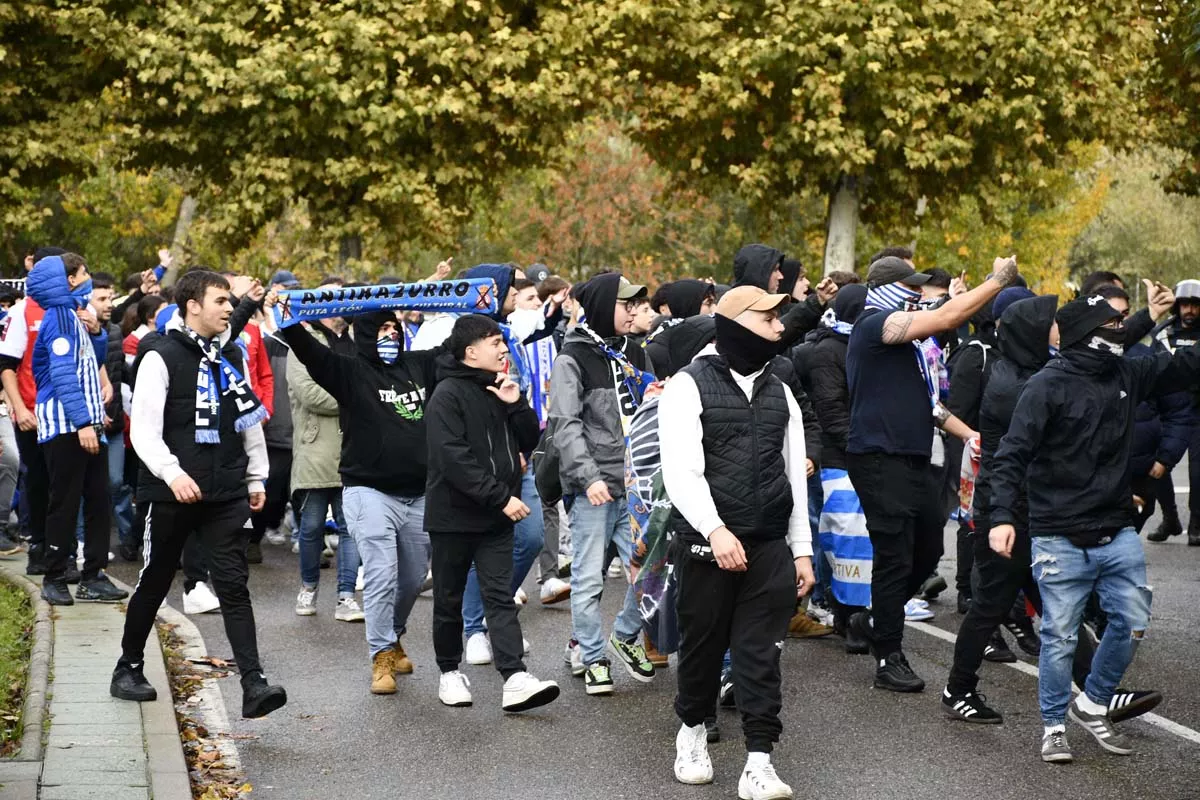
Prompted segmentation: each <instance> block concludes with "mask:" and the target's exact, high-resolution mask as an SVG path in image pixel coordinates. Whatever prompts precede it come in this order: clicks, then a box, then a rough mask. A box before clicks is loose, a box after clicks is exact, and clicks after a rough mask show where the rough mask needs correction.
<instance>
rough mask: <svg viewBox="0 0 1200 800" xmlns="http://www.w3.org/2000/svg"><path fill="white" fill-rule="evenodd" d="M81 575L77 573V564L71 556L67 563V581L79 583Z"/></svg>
mask: <svg viewBox="0 0 1200 800" xmlns="http://www.w3.org/2000/svg"><path fill="white" fill-rule="evenodd" d="M81 577H82V576H80V574H79V565H78V564H76V563H75V559H74V558H72V559H71V560H70V561H69V562H68V563H67V583H79V580H80V578H81Z"/></svg>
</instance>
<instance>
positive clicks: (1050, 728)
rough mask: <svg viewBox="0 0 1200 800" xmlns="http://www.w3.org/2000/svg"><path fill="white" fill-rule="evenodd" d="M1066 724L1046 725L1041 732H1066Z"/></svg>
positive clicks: (1047, 734)
mask: <svg viewBox="0 0 1200 800" xmlns="http://www.w3.org/2000/svg"><path fill="white" fill-rule="evenodd" d="M1066 732H1067V726H1066V725H1047V726H1046V727H1045V729H1044V731H1043V733H1042V735H1043V736H1049V735H1050V734H1052V733H1066Z"/></svg>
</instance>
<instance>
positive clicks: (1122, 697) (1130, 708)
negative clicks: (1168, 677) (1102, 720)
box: [1108, 689, 1163, 722]
mask: <svg viewBox="0 0 1200 800" xmlns="http://www.w3.org/2000/svg"><path fill="white" fill-rule="evenodd" d="M1162 700H1163V696H1162V692H1156V691H1153V690H1151V691H1145V692H1139V691H1132V692H1125V691H1121V690H1120V689H1118V690H1117V691H1116V693H1115V694H1113V696H1112V699H1111V700H1109V701H1108V718H1109V719H1111V720H1112V721H1113V722H1124V721H1125V720H1127V719H1133V718H1134V717H1140V716H1141V715H1142V714H1145V713H1146V712H1147V711H1151V710H1153V709H1154V707H1155V706H1157V705H1158V704H1159V703H1161V702H1162Z"/></svg>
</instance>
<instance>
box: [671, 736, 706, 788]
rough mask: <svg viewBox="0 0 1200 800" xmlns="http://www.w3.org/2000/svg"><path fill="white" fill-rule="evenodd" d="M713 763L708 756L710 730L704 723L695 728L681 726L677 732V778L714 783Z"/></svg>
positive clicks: (698, 782)
mask: <svg viewBox="0 0 1200 800" xmlns="http://www.w3.org/2000/svg"><path fill="white" fill-rule="evenodd" d="M712 779H713V765H712V759H710V758H709V757H708V731H706V730H705V729H704V723H703V722H702V723H700V724H699V725H697V726H695V727H694V728H689V727H688V726H687V725H680V726H679V733H677V734H675V780H677V781H679V782H680V783H687V784H693V785H694V784H700V783H712Z"/></svg>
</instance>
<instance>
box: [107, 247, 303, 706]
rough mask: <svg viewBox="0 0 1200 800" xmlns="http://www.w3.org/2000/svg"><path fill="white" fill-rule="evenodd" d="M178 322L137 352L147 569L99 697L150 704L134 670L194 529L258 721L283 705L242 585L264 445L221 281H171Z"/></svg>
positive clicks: (151, 695)
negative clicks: (267, 673) (106, 689)
mask: <svg viewBox="0 0 1200 800" xmlns="http://www.w3.org/2000/svg"><path fill="white" fill-rule="evenodd" d="M175 300H176V302H177V303H178V304H179V312H180V317H181V321H182V324H178V321H176V323H175V324H174V325H168V330H167V333H166V334H165V335H164V336H162V337H161V338H160V339H159V340H158V341H157V342H156V343H155V345H154V349H153V350H152V351H150V352H148V353H146V354H145V355H144V356H143V357H142V359H141V364H140V365H139V367H138V370H137V384H136V388H135V389H134V393H133V408H132V413H131V422H130V425H131V438H132V440H133V448H134V450H135V451H137V455H138V458H140V459H141V461H142V469H141V474H140V476H139V480H138V490H137V498H138V502H139V503H147V504H148V505H149V508H148V511H147V513H146V535H145V541H146V550H145V556H144V557H145V560H146V565H145V567H144V568H143V569H142V574H141V577H140V578H139V580H138V585H137V589H135V590H134V593H133V597H132V598H131V599H130V601H129V610H128V613H127V614H126V616H125V635H124V637H123V638H122V640H121V650H122V654H121V659H120V660H119V661H118V662H117V667H116V669H115V670H114V671H113V679H112V686H111V687H110V692H111V694H112V696H113V697H118V698H120V699H122V700H136V701H144V700H154V699H155V698H156V697H157V692H156V691H155V689H154V687H153V686H151V685H150V682H149V681H147V680H146V678H145V676H144V675H143V674H142V663H143V651H144V649H145V645H146V637H147V636H149V635H150V631H151V630H152V629H153V627H154V615H155V614H156V613H157V611H158V607H159V606H160V605H161V604H162V601H163V598H165V597H166V596H167V592H168V591H169V590H170V588H171V580H172V578H173V577H174V575H175V570H176V568H177V567H178V565H179V557H180V555H181V554H182V552H183V546H184V543H185V542H186V541H187V538H188V537H189V536H191V535H192V534H195V535H196V536H199V537H200V539H201V541H202V542H203V544H204V550H205V554H206V555H207V557H208V566H209V570H210V572H211V574H212V580H213V588H214V589H216V592H217V597H219V598H220V600H221V611H222V612H223V615H224V618H225V633H226V634H227V635H228V636H229V644H230V645H231V646H232V648H233V654H234V658H235V659H236V660H237V665H238V670H239V671H240V672H241V674H242V716H244V717H248V718H254V717H261V716H265V715H266V714H269V713H271V712H272V711H274V710H276V709H277V708H279V707H280V706H282V705H283V704H284V703H286V702H287V693H286V692H285V691H284V690H283V687H281V686H271V685H269V684H268V683H267V680H266V678H265V677H264V676H263V670H262V666H261V664H260V663H259V660H258V638H257V633H256V631H255V627H254V610H253V609H252V608H251V607H250V591H249V589H248V588H247V585H246V582H247V579H248V577H249V568H248V567H247V565H246V542H245V539H244V538H243V533H242V526H243V525H244V524H245V522H246V520H247V519H249V518H250V512H251V511H257V510H260V509H261V508H262V507H263V503H264V502H265V500H266V495H265V493H264V490H263V482H264V481H265V480H266V477H267V463H268V462H267V445H266V440H265V439H264V437H263V430H262V425H261V424H260V423H261V422H262V421H263V419H265V418H266V409H264V408H263V406H262V404H261V403H260V402H259V400H258V398H257V397H255V396H254V392H252V391H251V390H250V385H249V383H248V382H247V381H246V379H245V377H244V376H245V369H246V368H245V363H244V362H243V360H242V357H241V350H240V349H239V348H238V347H237V346H236V345H235V344H232V343H231V342H230V339H229V335H228V333H229V317H230V314H231V313H232V311H233V307H232V306H231V305H230V303H229V283H228V282H227V281H226V280H225V278H224V277H222V276H221V275H218V274H217V273H215V272H209V271H207V270H194V271H192V272H189V273H187V274H186V275H184V276H183V277H182V278H180V279H179V282H178V283H177V284H176V285H175Z"/></svg>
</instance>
